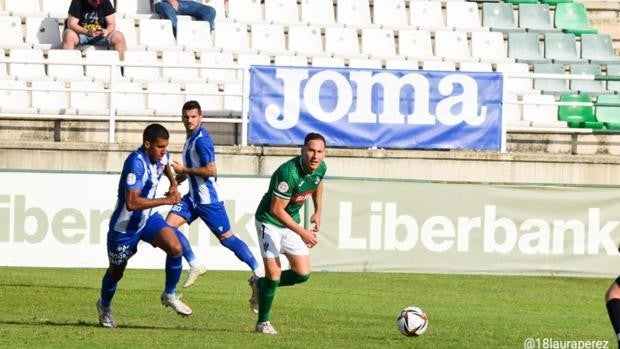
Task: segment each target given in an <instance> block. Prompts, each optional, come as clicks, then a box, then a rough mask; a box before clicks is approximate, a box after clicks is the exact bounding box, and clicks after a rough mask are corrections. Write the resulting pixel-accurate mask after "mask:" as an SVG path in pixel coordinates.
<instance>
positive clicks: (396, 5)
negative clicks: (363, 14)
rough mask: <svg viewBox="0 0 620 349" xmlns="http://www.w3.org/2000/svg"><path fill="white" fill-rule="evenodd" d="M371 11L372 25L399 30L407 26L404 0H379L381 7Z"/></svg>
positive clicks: (374, 7) (375, 7)
mask: <svg viewBox="0 0 620 349" xmlns="http://www.w3.org/2000/svg"><path fill="white" fill-rule="evenodd" d="M377 3H378V2H377ZM372 9H373V11H372V14H373V16H372V17H373V19H372V20H373V23H374V24H376V25H380V26H381V27H382V28H394V29H400V28H406V27H407V26H408V25H409V23H408V20H407V9H406V8H405V0H381V6H373V7H372Z"/></svg>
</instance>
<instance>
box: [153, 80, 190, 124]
mask: <svg viewBox="0 0 620 349" xmlns="http://www.w3.org/2000/svg"><path fill="white" fill-rule="evenodd" d="M146 91H147V93H148V95H147V97H146V100H147V102H146V105H147V107H148V108H149V109H153V111H154V112H155V115H161V116H177V115H179V114H180V113H181V109H182V107H183V103H185V100H184V95H182V94H181V85H180V84H179V83H175V82H148V83H147V84H146Z"/></svg>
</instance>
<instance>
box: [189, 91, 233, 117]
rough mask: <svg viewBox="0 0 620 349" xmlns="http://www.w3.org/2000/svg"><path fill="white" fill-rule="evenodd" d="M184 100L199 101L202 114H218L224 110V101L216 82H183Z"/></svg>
mask: <svg viewBox="0 0 620 349" xmlns="http://www.w3.org/2000/svg"><path fill="white" fill-rule="evenodd" d="M185 100H186V101H190V100H195V101H198V103H200V107H201V109H202V113H203V115H205V114H207V115H220V114H222V113H223V111H224V101H223V97H222V96H221V93H220V91H219V88H218V86H217V84H198V83H186V84H185Z"/></svg>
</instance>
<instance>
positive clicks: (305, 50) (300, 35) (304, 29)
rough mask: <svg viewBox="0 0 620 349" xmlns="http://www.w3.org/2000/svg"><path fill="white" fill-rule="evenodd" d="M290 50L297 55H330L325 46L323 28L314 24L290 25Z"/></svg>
mask: <svg viewBox="0 0 620 349" xmlns="http://www.w3.org/2000/svg"><path fill="white" fill-rule="evenodd" d="M288 50H289V51H290V52H291V53H295V54H296V55H304V56H329V55H330V54H329V53H326V52H325V49H324V48H323V38H322V37H321V28H320V27H317V26H313V25H291V26H289V27H288Z"/></svg>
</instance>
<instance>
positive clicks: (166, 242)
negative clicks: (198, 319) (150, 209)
mask: <svg viewBox="0 0 620 349" xmlns="http://www.w3.org/2000/svg"><path fill="white" fill-rule="evenodd" d="M143 231H144V232H143V233H142V240H144V241H146V242H149V243H150V244H151V245H153V246H155V247H159V248H161V249H162V250H164V251H165V252H166V254H167V256H166V281H165V287H164V292H163V293H162V295H161V302H162V304H163V305H165V306H169V307H171V308H172V309H174V310H175V311H176V312H177V313H178V314H179V315H184V316H187V315H191V314H192V309H191V308H190V307H189V306H187V305H186V304H185V303H183V302H182V301H181V299H180V298H179V297H178V296H177V295H176V287H177V283H178V282H179V279H180V278H181V272H182V268H183V264H182V262H183V254H182V252H183V248H182V247H181V243H180V242H179V239H178V238H177V234H176V232H175V228H173V227H171V226H169V225H168V224H167V223H166V221H165V220H164V218H163V217H162V216H161V215H159V214H154V215H152V216H151V217H149V220H148V222H147V223H146V226H145V227H144V229H143Z"/></svg>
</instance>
